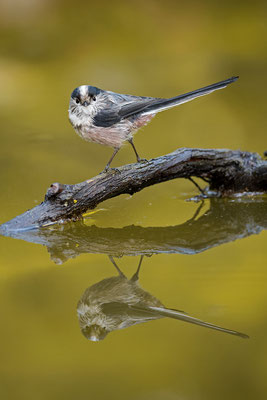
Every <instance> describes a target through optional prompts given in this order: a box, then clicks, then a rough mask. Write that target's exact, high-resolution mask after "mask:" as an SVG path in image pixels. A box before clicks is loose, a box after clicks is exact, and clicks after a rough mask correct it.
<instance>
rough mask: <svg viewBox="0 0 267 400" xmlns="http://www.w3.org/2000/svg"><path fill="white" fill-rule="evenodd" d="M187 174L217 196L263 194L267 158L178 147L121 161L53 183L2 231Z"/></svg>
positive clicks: (59, 217) (60, 217) (72, 213)
mask: <svg viewBox="0 0 267 400" xmlns="http://www.w3.org/2000/svg"><path fill="white" fill-rule="evenodd" d="M191 176H195V177H198V178H202V179H204V180H206V181H207V180H208V182H209V183H210V189H211V190H216V191H218V193H219V194H221V195H227V194H228V195H229V193H236V192H247V191H251V192H252V191H257V192H267V162H266V161H264V160H262V159H261V158H260V156H259V155H257V154H255V153H248V152H241V151H231V150H214V149H210V150H207V149H179V150H176V151H174V152H173V153H170V154H167V155H165V156H161V157H158V158H155V159H152V160H149V161H148V162H145V163H137V164H131V165H125V166H123V167H120V168H118V171H117V173H114V174H113V173H105V174H100V175H98V176H96V177H94V178H92V179H89V180H87V181H85V182H82V183H78V184H76V185H61V184H59V183H55V184H52V185H51V187H50V188H49V189H48V191H47V193H46V196H45V201H44V202H42V203H41V204H39V205H38V206H36V207H34V208H33V209H32V210H29V211H26V212H25V213H24V214H22V215H19V216H18V217H16V218H14V219H12V220H11V221H9V222H7V223H5V224H3V225H2V226H1V227H0V231H2V232H3V231H11V230H17V229H25V228H34V227H35V228H36V227H40V226H44V225H48V224H51V223H53V222H55V221H66V220H69V219H72V220H75V219H77V218H80V217H81V215H82V214H83V213H84V212H85V211H86V210H88V209H92V208H94V207H96V206H97V204H99V203H101V202H103V201H105V200H107V199H110V198H112V197H116V196H119V195H120V194H123V193H129V194H134V193H136V192H139V191H140V190H142V189H144V188H145V187H148V186H151V185H155V184H157V183H161V182H166V181H169V180H172V179H176V178H190V177H191ZM194 183H195V182H194Z"/></svg>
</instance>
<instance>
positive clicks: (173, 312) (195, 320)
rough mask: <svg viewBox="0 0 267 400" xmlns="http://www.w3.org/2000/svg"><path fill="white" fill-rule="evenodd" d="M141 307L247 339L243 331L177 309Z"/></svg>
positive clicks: (153, 312)
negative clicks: (224, 326) (212, 322)
mask: <svg viewBox="0 0 267 400" xmlns="http://www.w3.org/2000/svg"><path fill="white" fill-rule="evenodd" d="M138 307H139V308H140V306H138V305H134V306H132V308H135V309H138ZM143 309H146V310H147V311H148V312H151V313H152V314H155V315H158V316H162V317H169V318H174V319H178V320H180V321H184V322H189V323H190V324H195V325H199V326H203V327H204V328H210V329H214V330H216V331H220V332H224V333H229V334H230V335H234V336H239V337H241V338H243V339H247V338H248V337H249V336H248V335H246V334H245V333H241V332H237V331H234V330H232V329H227V328H223V327H221V326H218V325H214V324H211V323H209V322H205V321H201V320H200V319H198V318H194V317H191V316H190V315H188V314H184V313H183V312H180V311H178V310H172V309H169V308H164V307H152V306H148V307H143Z"/></svg>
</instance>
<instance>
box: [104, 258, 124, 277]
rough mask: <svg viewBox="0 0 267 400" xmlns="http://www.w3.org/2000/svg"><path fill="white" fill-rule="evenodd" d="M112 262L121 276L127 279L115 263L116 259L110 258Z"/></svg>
mask: <svg viewBox="0 0 267 400" xmlns="http://www.w3.org/2000/svg"><path fill="white" fill-rule="evenodd" d="M108 257H109V259H110V261H111V262H112V264H113V265H114V267H115V268H116V270H117V271H118V273H119V275H120V276H123V277H124V278H126V276H125V275H124V273H123V272H121V270H120V269H119V267H118V265H117V264H116V263H115V261H114V258H113V257H112V256H108Z"/></svg>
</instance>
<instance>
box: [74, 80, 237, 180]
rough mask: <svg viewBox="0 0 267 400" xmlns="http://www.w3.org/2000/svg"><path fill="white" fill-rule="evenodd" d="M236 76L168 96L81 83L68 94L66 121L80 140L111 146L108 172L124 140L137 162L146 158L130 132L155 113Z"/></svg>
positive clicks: (205, 92)
mask: <svg viewBox="0 0 267 400" xmlns="http://www.w3.org/2000/svg"><path fill="white" fill-rule="evenodd" d="M237 79H238V76H233V77H232V78H229V79H226V80H223V81H220V82H217V83H214V84H212V85H209V86H205V87H203V88H201V89H197V90H193V91H192V92H188V93H185V94H182V95H179V96H175V97H171V98H167V99H164V98H157V97H143V96H132V95H127V94H120V93H114V92H111V91H106V90H102V89H99V88H97V87H95V86H90V85H81V86H79V87H77V88H76V89H74V90H73V92H72V93H71V97H70V103H69V110H68V112H69V120H70V123H71V125H72V126H73V128H74V129H75V131H76V132H77V134H78V135H79V136H80V137H81V138H82V139H85V140H86V141H90V142H94V143H99V144H102V145H105V146H110V147H112V148H113V149H114V151H113V154H112V156H111V158H110V160H109V161H108V163H107V165H106V167H105V168H104V170H103V172H108V170H109V168H110V164H111V162H112V160H113V159H114V157H115V156H116V154H117V153H118V151H119V150H120V148H121V147H122V145H123V144H124V143H125V142H129V143H130V144H131V146H132V148H133V150H134V153H135V156H136V160H137V162H139V163H140V162H143V161H146V160H145V159H142V158H140V157H139V154H138V153H137V150H136V147H135V145H134V143H133V135H134V133H136V132H137V131H138V129H140V128H141V127H143V126H145V125H147V124H148V123H149V122H150V121H151V120H152V118H153V117H154V116H155V115H156V114H157V113H158V112H160V111H164V110H167V109H169V108H172V107H175V106H179V105H180V104H183V103H186V102H188V101H191V100H193V99H195V98H197V97H200V96H205V95H207V94H210V93H212V92H214V91H215V90H218V89H223V88H225V87H226V86H228V85H229V84H231V83H233V82H235V81H236V80H237Z"/></svg>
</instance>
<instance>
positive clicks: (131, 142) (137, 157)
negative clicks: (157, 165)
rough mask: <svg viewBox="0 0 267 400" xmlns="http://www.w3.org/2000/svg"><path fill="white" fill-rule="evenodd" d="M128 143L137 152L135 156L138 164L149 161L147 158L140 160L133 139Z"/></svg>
mask: <svg viewBox="0 0 267 400" xmlns="http://www.w3.org/2000/svg"><path fill="white" fill-rule="evenodd" d="M128 142H129V143H130V144H131V146H132V148H133V150H134V152H135V155H136V160H137V162H139V163H140V162H142V161H147V160H146V159H145V158H140V157H139V154H138V153H137V150H136V148H135V145H134V144H133V139H132V138H131V139H128Z"/></svg>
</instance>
